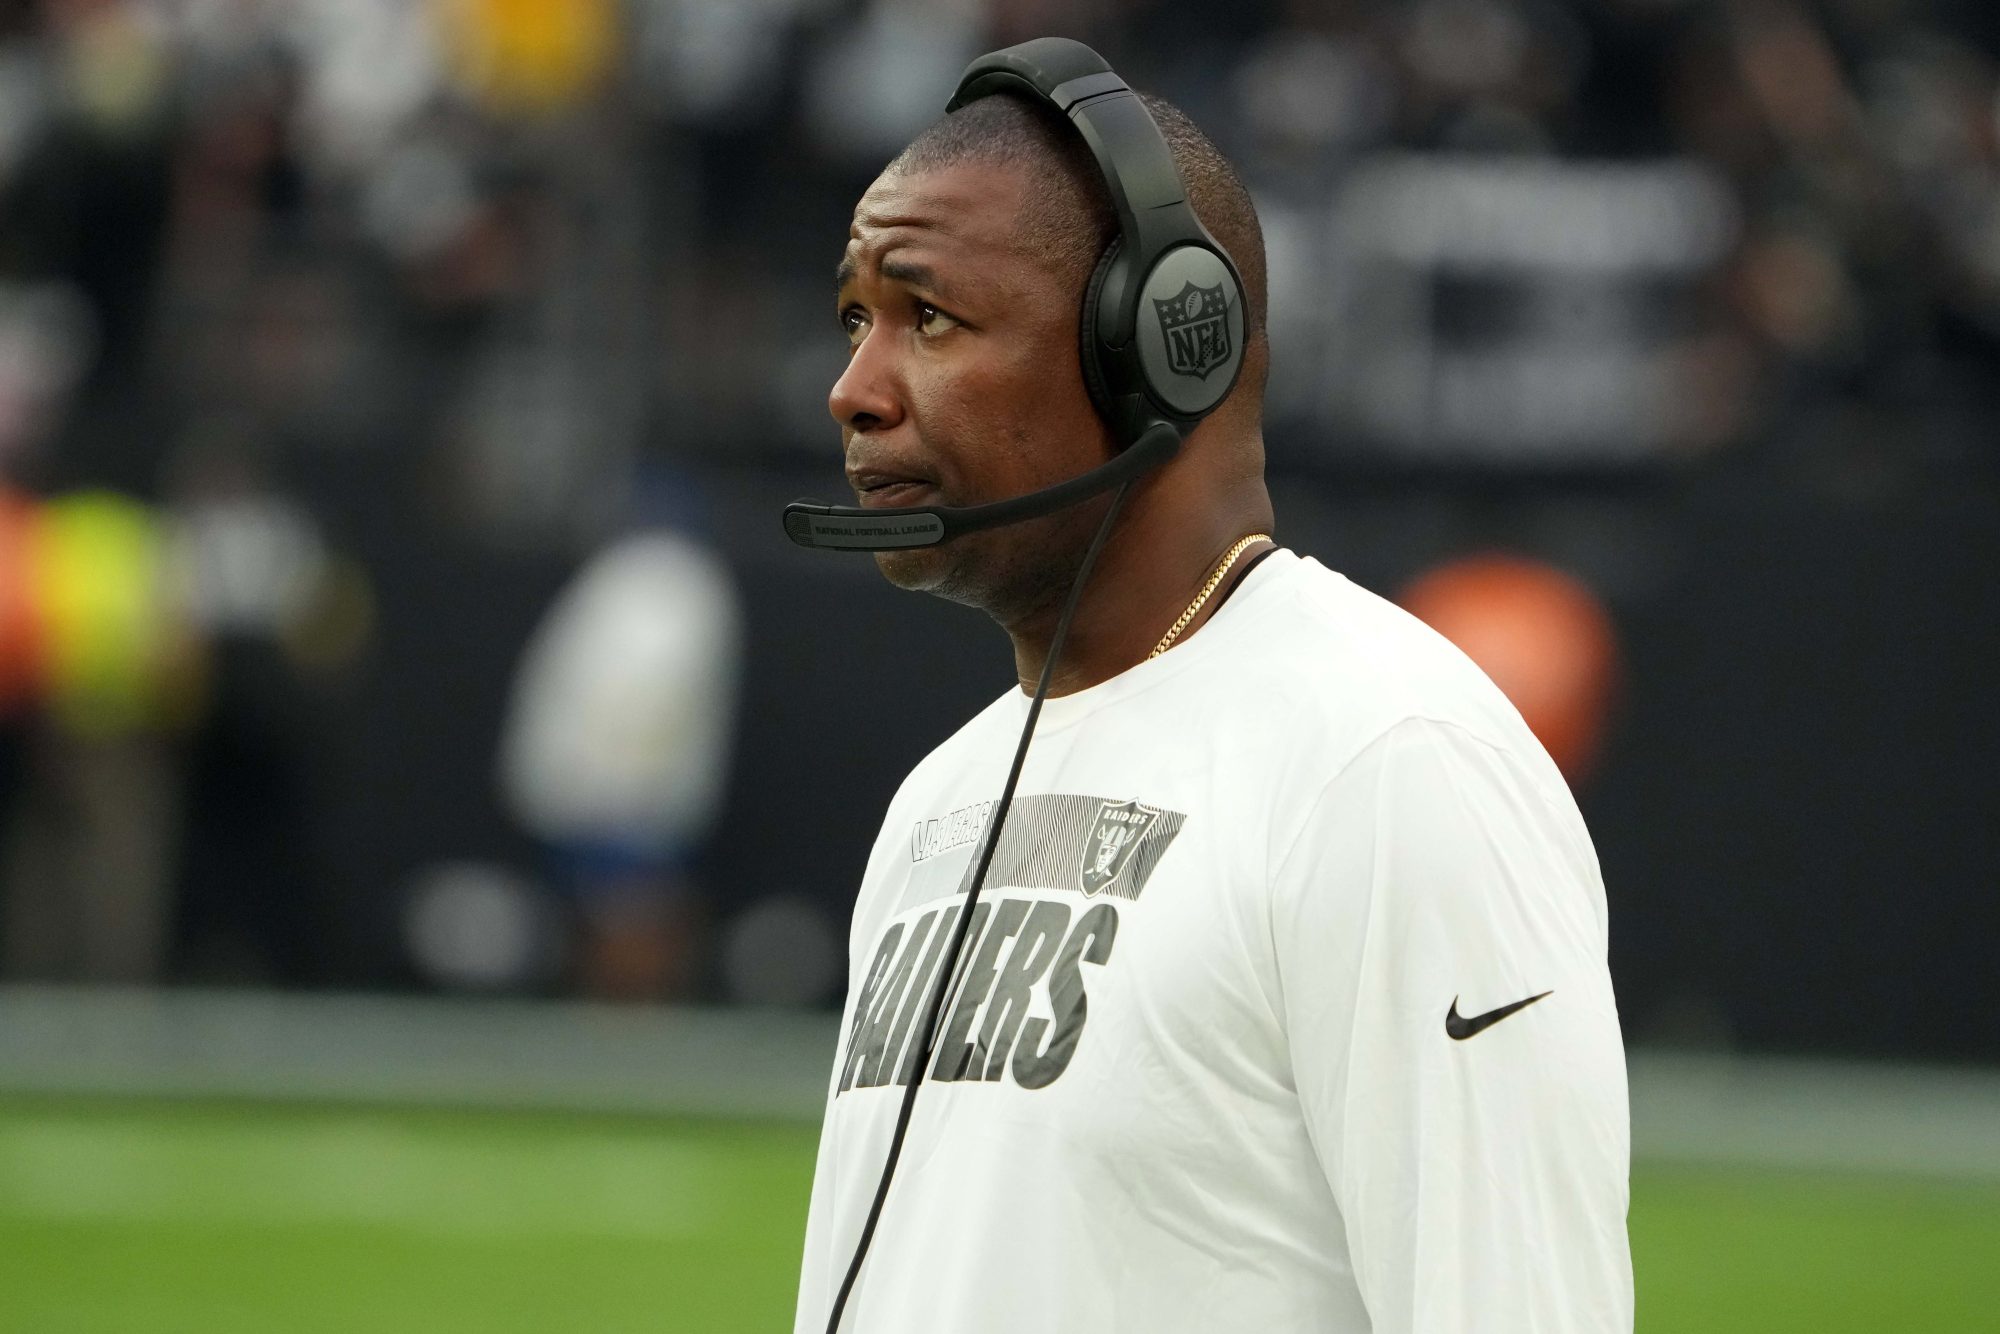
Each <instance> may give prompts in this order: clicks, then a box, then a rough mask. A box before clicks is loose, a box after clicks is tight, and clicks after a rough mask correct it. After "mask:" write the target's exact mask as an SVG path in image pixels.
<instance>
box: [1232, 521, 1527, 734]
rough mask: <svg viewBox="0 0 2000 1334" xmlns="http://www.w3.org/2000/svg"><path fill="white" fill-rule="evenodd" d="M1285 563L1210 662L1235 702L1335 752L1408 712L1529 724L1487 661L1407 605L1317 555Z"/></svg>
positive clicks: (1480, 725) (1475, 730)
mask: <svg viewBox="0 0 2000 1334" xmlns="http://www.w3.org/2000/svg"><path fill="white" fill-rule="evenodd" d="M1278 573H1280V574H1282V575H1283V578H1282V579H1280V580H1277V581H1274V582H1273V584H1272V585H1271V586H1270V587H1269V588H1268V589H1266V590H1265V593H1266V595H1265V596H1263V597H1260V598H1259V599H1258V600H1257V602H1256V603H1255V605H1254V607H1246V608H1245V610H1246V612H1249V613H1251V614H1249V615H1246V616H1245V617H1244V618H1243V621H1242V624H1241V625H1239V626H1237V627H1234V629H1233V631H1232V633H1231V635H1230V637H1229V649H1230V651H1229V652H1228V653H1226V654H1218V655H1217V661H1216V662H1215V663H1213V664H1211V670H1212V671H1214V672H1217V673H1220V674H1222V679H1224V680H1227V681H1228V682H1230V688H1229V691H1228V693H1229V696H1230V698H1231V699H1232V700H1234V701H1235V707H1236V708H1238V709H1241V710H1243V711H1245V712H1247V713H1249V714H1253V715H1263V716H1265V717H1268V718H1271V719H1277V720H1282V721H1283V725H1284V727H1285V729H1286V730H1287V731H1288V732H1290V733H1291V734H1293V735H1295V736H1298V737H1299V738H1300V739H1301V741H1302V742H1305V743H1306V744H1310V745H1312V746H1314V747H1316V748H1318V749H1320V750H1321V752H1322V754H1323V756H1324V758H1325V759H1326V760H1327V761H1328V762H1332V763H1338V762H1339V760H1340V758H1341V755H1340V752H1343V751H1344V752H1347V753H1349V754H1351V753H1353V752H1354V751H1358V750H1359V749H1360V748H1362V747H1363V746H1365V745H1367V744H1368V743H1369V742H1370V741H1372V740H1373V739H1375V738H1376V737H1379V736H1380V735H1382V734H1383V733H1384V732H1386V731H1388V730H1389V729H1391V728H1393V727H1395V726H1396V725H1397V724H1399V723H1402V722H1406V721H1409V720H1412V719H1428V720H1431V721H1434V722H1439V723H1446V724H1451V725H1454V726H1455V727H1457V728H1460V729H1463V730H1464V731H1466V732H1468V733H1470V734H1472V735H1474V736H1479V737H1482V738H1485V739H1487V740H1489V741H1492V742H1493V743H1495V744H1505V745H1511V744H1513V743H1515V742H1518V741H1519V740H1520V739H1521V737H1522V736H1523V735H1524V732H1525V729H1524V728H1523V727H1522V725H1521V722H1520V718H1519V715H1518V714H1517V713H1516V712H1515V710H1514V708H1513V706H1512V705H1510V704H1509V703H1508V702H1507V700H1506V698H1505V697H1504V696H1503V695H1501V693H1500V691H1499V690H1498V688H1497V687H1495V686H1494V685H1493V683H1492V682H1491V681H1490V680H1488V679H1487V677H1486V675H1485V673H1483V672H1481V671H1480V670H1479V668H1478V667H1477V666H1475V665H1474V664H1473V662H1472V661H1471V659H1469V658H1467V657H1466V656H1465V654H1464V653H1462V652H1460V651H1459V649H1458V648H1457V647H1456V646H1455V645H1453V644H1452V643H1451V642H1450V641H1449V640H1447V639H1445V638H1444V636H1442V635H1440V634H1438V633H1437V632H1436V631H1435V630H1433V629H1431V628H1430V627H1429V626H1427V625H1425V624H1424V623H1423V622H1422V621H1420V620H1418V619H1417V618H1416V617H1415V616H1412V615H1411V614H1410V613H1409V612H1406V611H1404V610H1403V609H1402V608H1401V607H1398V606H1397V605H1396V604H1395V603H1393V602H1390V601H1389V600H1388V599H1386V598H1383V597H1381V596H1379V595H1377V594H1375V593H1372V592H1370V591H1368V590H1367V589H1365V588H1362V587H1361V586H1360V585H1358V584H1355V583H1353V582H1351V581H1350V580H1348V579H1347V578H1345V577H1344V576H1342V575H1340V574H1337V573H1335V572H1333V571H1331V570H1328V569H1327V568H1325V567H1324V566H1322V565H1320V564H1319V562H1317V561H1315V560H1312V559H1310V558H1297V559H1294V560H1293V561H1292V562H1290V563H1289V564H1288V565H1287V566H1286V567H1285V568H1284V569H1283V570H1281V571H1279V572H1278Z"/></svg>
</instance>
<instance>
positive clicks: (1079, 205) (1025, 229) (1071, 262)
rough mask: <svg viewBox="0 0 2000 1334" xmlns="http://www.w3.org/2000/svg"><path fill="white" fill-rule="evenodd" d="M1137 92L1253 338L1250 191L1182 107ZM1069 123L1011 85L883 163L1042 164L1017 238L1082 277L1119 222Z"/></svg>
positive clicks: (915, 168)
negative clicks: (1238, 284) (1219, 255)
mask: <svg viewBox="0 0 2000 1334" xmlns="http://www.w3.org/2000/svg"><path fill="white" fill-rule="evenodd" d="M1139 100H1140V101H1141V102H1142V103H1144V104H1145V107H1146V110H1147V111H1149V112H1151V113H1152V116H1153V121H1154V123H1155V124H1157V125H1158V126H1159V127H1160V133H1161V135H1163V136H1164V137H1165V139H1166V141H1167V147H1168V149H1169V150H1170V151H1171V152H1172V153H1173V158H1174V166H1175V167H1176V168H1177V169H1178V170H1179V171H1180V175H1181V182H1182V184H1183V185H1184V186H1185V187H1186V189H1187V195H1188V202H1189V203H1190V204H1191V205H1193V207H1194V212H1195V216H1196V217H1198V218H1200V219H1201V222H1202V225H1203V226H1205V227H1207V228H1208V230H1209V233H1210V234H1211V235H1212V236H1214V237H1215V239H1216V240H1217V241H1218V242H1220V243H1221V244H1222V248H1223V249H1224V250H1227V251H1228V252H1229V257H1230V258H1231V259H1232V260H1234V261H1235V262H1236V269H1237V272H1238V273H1240V274H1242V276H1243V298H1244V300H1243V304H1244V329H1245V330H1246V332H1247V335H1248V337H1249V338H1250V340H1251V341H1252V342H1255V341H1256V340H1258V339H1259V338H1260V337H1261V336H1262V334H1263V332H1264V312H1265V309H1266V302H1267V299H1268V293H1267V289H1266V278H1265V272H1264V229H1263V226H1262V225H1261V224H1260V223H1259V222H1258V221H1257V207H1256V205H1255V204H1254V203H1252V202H1251V199H1250V191H1249V189H1248V188H1247V187H1245V186H1244V184H1243V179H1242V177H1240V176H1238V175H1237V174H1236V169H1235V168H1234V167H1232V166H1230V165H1229V159H1227V158H1225V157H1224V156H1222V153H1221V151H1220V150H1218V149H1217V148H1216V146H1215V145H1214V144H1213V143H1211V142H1210V141H1209V138H1208V136H1207V135H1205V134H1203V133H1202V132H1201V130H1200V129H1199V128H1198V127H1197V126H1196V125H1195V123H1194V122H1193V121H1192V120H1190V119H1189V118H1188V115H1187V113H1186V112H1184V111H1182V110H1181V109H1180V108H1179V107H1177V106H1175V105H1174V104H1173V103H1171V102H1169V101H1167V100H1166V99H1165V98H1163V97H1155V96H1153V95H1152V94H1150V93H1141V94H1139ZM1067 121H1068V118H1067V117H1065V116H1064V115H1063V114H1062V113H1061V112H1060V111H1057V110H1056V109H1055V108H1054V107H1052V106H1050V105H1048V104H1047V103H1045V102H1037V101H1033V100H1031V99H1029V98H1026V97H1022V96H1019V95H1016V94H1011V93H999V94H994V95H992V96H989V97H982V98H980V99H979V100H978V101H976V102H971V103H968V104H966V105H965V106H963V107H961V108H959V109H958V110H957V111H955V112H953V113H952V114H950V115H948V116H946V117H944V118H943V119H942V120H939V121H937V122H936V123H935V124H933V125H931V127H930V128H929V129H926V130H925V131H924V132H923V133H922V134H919V135H918V136H917V137H916V139H915V140H913V141H912V142H911V144H910V146H909V147H908V148H905V149H904V150H903V151H902V153H900V154H899V155H898V156H897V158H896V160H895V161H894V162H892V163H890V164H889V170H891V171H894V172H902V173H905V174H912V175H914V174H917V173H920V172H924V171H934V170H937V169H939V168H943V167H955V166H960V165H963V164H966V163H1004V164H1006V165H1009V166H1020V165H1026V166H1030V167H1046V168H1050V170H1048V171H1045V172H1043V173H1041V174H1040V175H1039V176H1038V177H1037V180H1036V185H1035V189H1034V193H1033V194H1032V195H1031V196H1030V198H1029V201H1028V206H1027V208H1026V210H1025V212H1026V214H1027V216H1025V217H1023V218H1022V219H1021V228H1022V239H1023V241H1024V242H1025V243H1026V244H1027V245H1029V246H1031V247H1032V248H1034V249H1035V250H1036V251H1037V252H1038V253H1043V254H1050V255H1053V256H1055V257H1056V258H1057V261H1058V263H1059V264H1061V265H1063V266H1064V267H1066V268H1073V269H1074V270H1075V271H1077V272H1079V273H1080V274H1081V275H1083V277H1088V275H1089V273H1090V270H1091V267H1092V266H1093V265H1095V264H1096V262H1097V259H1098V256H1099V255H1101V254H1102V253H1103V251H1104V248H1105V246H1107V245H1108V244H1110V242H1111V239H1112V237H1113V236H1115V235H1116V234H1117V231H1118V221H1117V218H1116V216H1115V215H1114V214H1113V212H1112V208H1111V195H1110V191H1108V190H1107V189H1106V188H1105V185H1104V178H1103V176H1102V175H1101V174H1100V173H1099V171H1098V169H1097V163H1096V162H1095V160H1093V159H1092V157H1091V155H1090V149H1089V148H1088V147H1087V146H1086V145H1085V144H1084V142H1083V136H1082V135H1080V134H1079V133H1077V131H1076V130H1075V128H1074V127H1072V126H1071V125H1069V124H1068V123H1067ZM1081 282H1082V278H1079V287H1080V286H1081Z"/></svg>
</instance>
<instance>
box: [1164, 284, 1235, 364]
mask: <svg viewBox="0 0 2000 1334" xmlns="http://www.w3.org/2000/svg"><path fill="white" fill-rule="evenodd" d="M1153 311H1154V313H1155V314H1157V315H1158V316H1159V317H1160V332H1161V333H1162V334H1163V335H1165V337H1166V340H1167V365H1168V367H1169V368H1170V369H1172V370H1173V372H1174V373H1175V374H1176V375H1192V376H1194V377H1196V378H1197V379H1202V380H1206V379H1207V378H1208V373H1209V372H1210V371H1212V370H1214V369H1215V368H1216V367H1217V366H1220V365H1222V364H1223V363H1224V362H1226V361H1228V360H1229V302H1228V301H1227V299H1225V298H1224V296H1223V295H1222V288H1221V287H1220V286H1219V285H1218V286H1215V287H1196V286H1195V285H1194V284H1193V283H1183V284H1181V290H1180V295H1178V296H1175V297H1170V298H1169V299H1167V300H1165V301H1161V300H1160V299H1158V298H1157V297H1156V298H1154V300H1153Z"/></svg>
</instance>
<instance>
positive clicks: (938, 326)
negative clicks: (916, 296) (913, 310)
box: [917, 301, 958, 334]
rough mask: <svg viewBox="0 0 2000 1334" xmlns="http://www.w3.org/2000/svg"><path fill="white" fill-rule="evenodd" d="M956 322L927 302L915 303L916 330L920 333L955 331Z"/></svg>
mask: <svg viewBox="0 0 2000 1334" xmlns="http://www.w3.org/2000/svg"><path fill="white" fill-rule="evenodd" d="M957 327H958V321H957V320H955V319H953V318H952V317H951V316H949V315H947V314H945V313H944V312H943V311H941V310H939V309H938V308H937V307H936V306H933V305H932V304H931V303H930V302H928V301H919V302H918V303H917V330H918V332H920V333H927V334H941V333H943V332H945V331H946V330H947V329H956V328H957Z"/></svg>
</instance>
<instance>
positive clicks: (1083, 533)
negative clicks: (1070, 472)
mask: <svg viewBox="0 0 2000 1334" xmlns="http://www.w3.org/2000/svg"><path fill="white" fill-rule="evenodd" d="M1101 517H1102V516H1101V512H1100V510H1099V507H1098V506H1096V505H1082V506H1077V507H1073V508H1071V509H1067V510H1064V511H1062V512H1061V513H1059V514H1052V515H1049V516H1047V517H1046V518H1041V519H1033V520H1030V521H1028V522H1026V523H1020V524H1010V525H1008V526H1007V527H1004V528H998V529H992V530H989V531H987V532H983V533H973V534H969V535H968V536H965V537H961V538H958V539H956V540H955V541H951V542H946V543H942V544H940V545H938V546H935V547H921V548H914V549H909V550H902V551H879V552H877V553H875V564H876V567H877V568H878V569H880V570H881V571H882V574H883V577H884V578H886V579H888V581H889V582H890V583H892V584H894V585H896V587H898V588H902V589H906V590H909V591H911V592H919V593H929V594H930V595H931V596H933V597H940V598H943V599H945V600H946V601H948V602H956V603H959V604H960V605H962V606H967V607H976V608H978V609H979V610H981V611H983V612H985V613H986V614H987V615H988V616H990V617H992V618H993V620H995V621H996V622H998V623H999V624H1000V625H1001V626H1003V627H1006V628H1009V629H1011V628H1013V627H1015V626H1017V625H1020V624H1023V623H1024V622H1027V621H1030V620H1033V619H1035V618H1037V617H1042V616H1048V615H1053V614H1054V612H1055V610H1056V609H1057V608H1058V607H1060V606H1061V604H1062V599H1063V598H1064V596H1065V595H1067V594H1068V592H1069V589H1070V585H1071V583H1072V582H1073V581H1074V580H1075V578H1076V572H1077V569H1078V568H1079V567H1080V566H1081V565H1082V563H1083V553H1084V549H1085V547H1086V546H1088V545H1089V542H1090V539H1091V536H1092V534H1093V532H1094V531H1095V527H1096V523H1097V520H1098V519H1099V518H1101Z"/></svg>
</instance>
